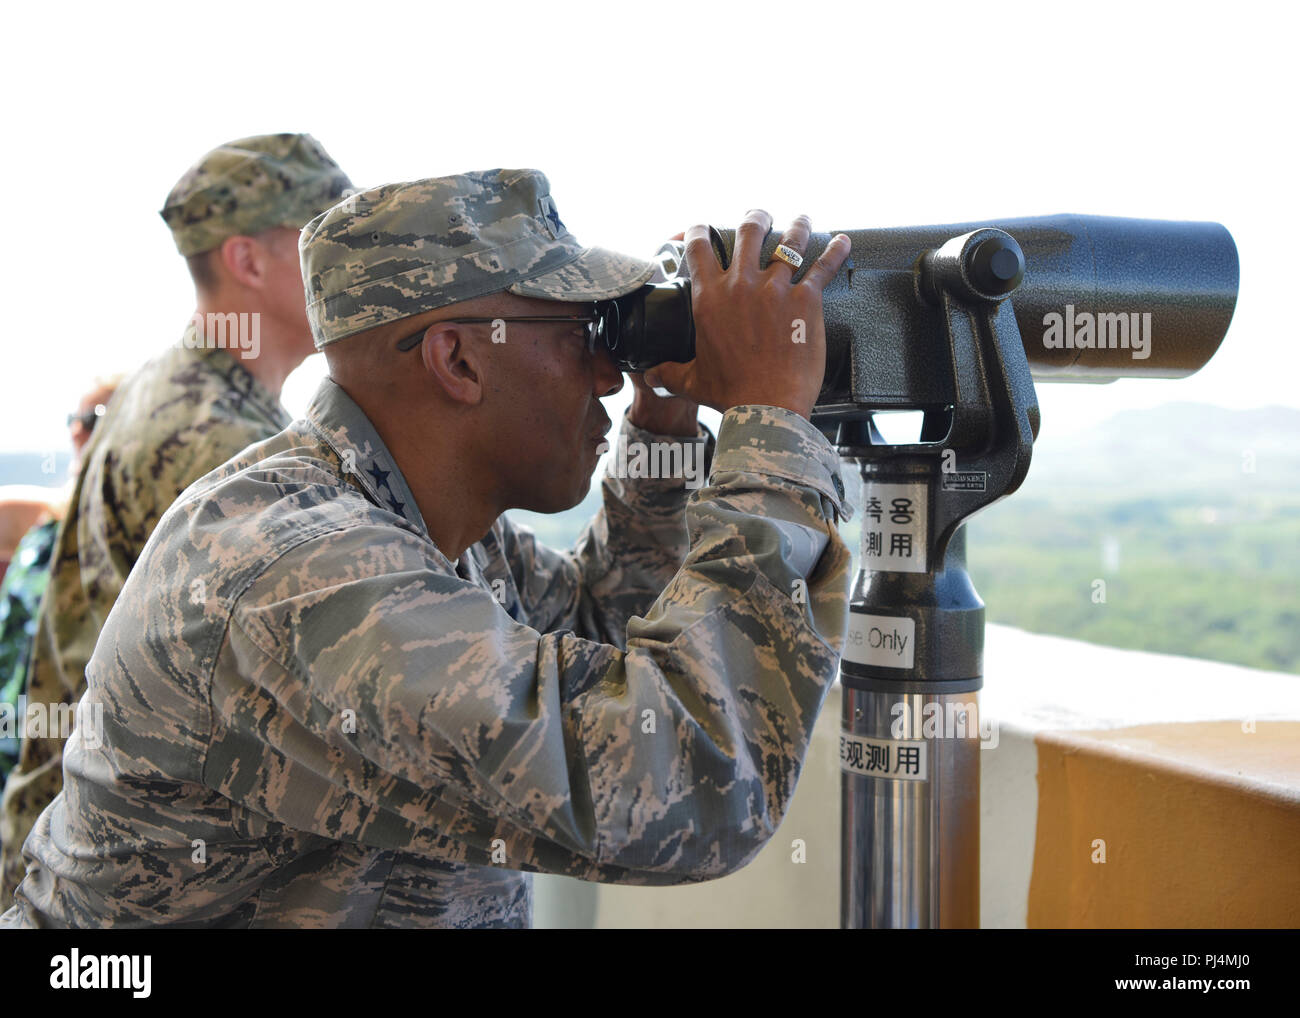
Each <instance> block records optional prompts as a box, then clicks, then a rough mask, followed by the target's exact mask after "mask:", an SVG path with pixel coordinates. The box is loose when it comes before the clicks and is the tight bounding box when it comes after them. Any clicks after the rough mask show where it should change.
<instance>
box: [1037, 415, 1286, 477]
mask: <svg viewBox="0 0 1300 1018" xmlns="http://www.w3.org/2000/svg"><path fill="white" fill-rule="evenodd" d="M1066 490H1068V491H1069V492H1070V494H1071V495H1072V496H1073V495H1079V494H1082V495H1087V494H1095V495H1105V496H1106V497H1108V498H1111V497H1115V496H1119V495H1123V496H1125V497H1129V496H1132V495H1134V494H1150V493H1153V492H1174V491H1193V490H1205V491H1223V492H1225V493H1227V492H1232V493H1241V492H1247V491H1252V490H1253V491H1271V492H1297V491H1300V410H1296V409H1292V408H1290V407H1281V406H1270V407H1261V408H1259V409H1252V410H1227V409H1225V408H1223V407H1218V406H1213V405H1211V404H1208V403H1166V404H1163V405H1162V406H1158V407H1155V408H1154V409H1151V410H1126V411H1124V412H1122V413H1119V414H1116V415H1114V416H1113V417H1109V418H1107V419H1106V420H1104V421H1101V422H1099V423H1098V424H1097V426H1096V427H1095V428H1093V429H1091V430H1089V431H1086V432H1080V433H1076V434H1073V435H1067V436H1063V437H1059V438H1053V437H1052V436H1051V435H1050V433H1049V434H1047V435H1044V436H1042V437H1041V438H1040V440H1039V441H1038V443H1037V444H1036V445H1035V447H1034V457H1033V462H1032V464H1031V466H1030V470H1029V478H1028V479H1027V480H1026V482H1025V484H1024V486H1023V487H1022V489H1021V491H1022V493H1023V494H1024V495H1026V496H1029V495H1035V496H1043V497H1050V496H1052V495H1059V494H1061V493H1062V492H1063V491H1066Z"/></svg>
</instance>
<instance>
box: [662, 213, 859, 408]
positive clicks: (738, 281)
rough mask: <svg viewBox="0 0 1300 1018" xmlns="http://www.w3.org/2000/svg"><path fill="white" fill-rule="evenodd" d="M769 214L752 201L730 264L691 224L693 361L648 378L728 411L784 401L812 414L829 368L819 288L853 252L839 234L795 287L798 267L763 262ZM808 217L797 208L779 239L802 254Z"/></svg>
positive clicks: (783, 404)
mask: <svg viewBox="0 0 1300 1018" xmlns="http://www.w3.org/2000/svg"><path fill="white" fill-rule="evenodd" d="M771 227H772V217H771V216H770V215H768V214H767V213H766V212H764V211H762V210H759V209H756V210H754V211H752V212H750V213H749V214H748V215H746V216H745V219H744V221H743V222H742V223H741V224H740V227H739V229H737V231H736V249H735V252H734V255H733V257H732V262H731V267H730V268H728V269H727V270H726V271H725V272H724V271H723V269H722V266H720V265H719V264H718V260H717V259H716V258H715V257H714V255H713V248H712V246H711V245H710V244H709V231H708V228H707V227H705V226H692V227H691V228H690V229H689V230H687V231H686V264H687V266H688V268H689V271H690V276H691V313H692V316H693V318H694V319H695V359H694V360H692V361H690V362H688V363H686V364H673V363H666V364H659V365H656V366H655V367H654V368H652V369H651V370H650V371H649V372H647V374H648V375H649V376H650V377H649V378H648V379H647V381H648V383H649V384H650V385H656V384H658V385H662V386H663V387H664V388H666V389H668V390H669V391H670V392H672V393H674V394H677V395H680V396H685V397H687V398H688V399H692V400H695V401H696V402H698V403H703V404H704V405H705V406H710V407H713V408H714V409H715V410H719V411H723V412H725V411H726V410H728V409H729V408H731V407H733V406H740V405H742V404H747V403H755V404H761V405H764V406H779V407H784V408H785V409H787V410H793V411H794V412H795V413H797V414H799V415H801V416H803V417H809V416H810V415H811V414H812V408H813V406H814V405H815V404H816V402H817V394H818V393H819V392H820V391H821V385H822V379H823V377H824V375H825V373H826V327H825V323H824V322H823V320H822V290H823V289H825V287H826V284H827V283H829V282H830V281H831V280H832V279H833V278H835V274H836V273H837V272H838V271H839V269H840V266H841V265H843V264H844V260H845V259H846V258H847V257H848V256H849V238H848V237H846V236H844V234H842V233H841V234H837V235H836V236H835V237H834V238H832V240H831V242H830V244H828V245H827V246H826V250H825V251H823V252H822V255H821V257H820V258H818V259H817V261H816V262H814V263H813V264H812V265H811V266H809V267H808V270H807V272H806V273H805V274H804V277H803V279H801V280H800V281H799V283H798V284H797V285H795V284H793V283H792V282H791V280H792V278H793V277H794V272H795V270H794V269H793V267H791V266H790V265H788V264H787V263H785V262H783V261H781V260H780V259H776V258H774V259H772V261H771V263H770V264H769V265H768V267H767V268H766V269H762V270H760V269H759V265H758V263H759V257H760V253H761V251H762V248H763V240H764V238H765V237H766V236H767V234H768V232H769V230H771ZM811 232H812V224H811V223H810V222H809V221H808V217H807V216H800V217H799V218H798V219H796V220H795V221H794V222H793V223H791V224H790V228H789V229H787V230H786V231H785V234H784V235H783V236H782V238H781V243H783V244H785V245H786V246H787V247H791V248H793V249H794V250H796V251H798V252H799V253H800V254H803V253H804V251H805V250H807V247H808V238H809V236H810V234H811Z"/></svg>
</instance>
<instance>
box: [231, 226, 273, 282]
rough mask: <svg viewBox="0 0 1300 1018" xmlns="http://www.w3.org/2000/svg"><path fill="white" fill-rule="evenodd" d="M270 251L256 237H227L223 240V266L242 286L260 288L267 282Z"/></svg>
mask: <svg viewBox="0 0 1300 1018" xmlns="http://www.w3.org/2000/svg"><path fill="white" fill-rule="evenodd" d="M269 257H270V252H269V251H267V249H266V247H265V245H263V244H262V243H261V242H260V241H259V240H257V238H255V237H244V236H235V237H227V238H226V239H225V240H223V241H222V242H221V258H220V261H221V267H222V268H223V269H224V270H225V272H226V274H227V275H228V276H230V277H231V278H232V279H234V280H235V281H236V282H238V283H239V284H241V285H242V286H246V287H248V288H249V289H253V290H260V289H261V288H262V287H263V286H264V285H265V284H266V277H267V261H268V259H269Z"/></svg>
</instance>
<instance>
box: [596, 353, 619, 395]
mask: <svg viewBox="0 0 1300 1018" xmlns="http://www.w3.org/2000/svg"><path fill="white" fill-rule="evenodd" d="M595 358H596V383H595V389H596V396H597V397H598V398H601V399H604V398H605V397H606V396H612V395H614V394H615V393H616V392H619V391H620V390H622V388H623V372H622V371H620V370H619V368H618V365H617V364H615V363H614V356H613V354H611V353H610V352H609V351H608V350H605V349H601V350H597V351H596V354H595Z"/></svg>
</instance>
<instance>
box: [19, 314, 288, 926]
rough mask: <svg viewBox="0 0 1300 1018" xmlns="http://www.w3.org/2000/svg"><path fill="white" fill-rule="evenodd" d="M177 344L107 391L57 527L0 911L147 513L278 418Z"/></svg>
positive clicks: (48, 791) (262, 399)
mask: <svg viewBox="0 0 1300 1018" xmlns="http://www.w3.org/2000/svg"><path fill="white" fill-rule="evenodd" d="M192 330H193V326H191V327H190V330H189V331H190V332H192ZM186 338H188V334H187V337H185V338H183V339H182V342H181V343H179V344H177V345H176V346H174V347H171V348H169V349H168V350H167V351H166V352H164V353H163V354H162V355H161V356H159V357H157V358H156V359H154V360H153V361H151V362H150V363H149V364H146V365H145V366H144V367H142V368H141V369H140V370H139V371H137V372H136V373H135V374H134V375H132V376H131V377H130V378H129V379H127V380H126V381H125V382H124V383H123V384H122V385H121V386H120V387H119V389H118V391H117V392H116V393H115V394H114V397H113V400H112V401H111V402H110V404H109V411H108V413H107V414H106V415H105V416H104V417H103V418H102V419H101V420H100V421H99V423H98V424H97V425H96V426H95V431H94V434H93V436H92V438H91V441H90V444H89V445H88V446H87V447H86V450H85V452H84V457H83V463H82V468H81V471H80V473H79V475H78V477H77V483H76V487H75V489H74V491H73V494H72V498H71V501H70V504H69V508H68V513H67V515H66V516H65V518H64V520H63V522H62V524H61V525H60V527H59V533H58V539H57V542H56V545H55V549H54V559H53V564H52V566H51V570H50V579H49V589H48V591H47V595H46V598H45V600H44V603H43V606H42V609H41V612H40V615H39V617H38V620H37V632H36V637H35V643H34V645H33V648H32V651H33V656H32V661H31V669H30V671H29V676H30V677H29V680H28V686H27V689H26V693H27V711H28V713H29V714H33V715H34V716H35V715H39V717H40V718H41V719H43V720H42V721H41V726H42V727H41V728H34V726H33V725H30V724H29V726H28V727H32V728H33V729H34V730H35V731H39V732H41V735H40V736H39V737H32V738H24V739H23V740H22V742H21V746H20V749H19V760H18V765H17V767H15V768H14V770H13V771H12V772H11V773H10V775H9V779H8V781H7V783H6V785H5V790H4V798H3V803H2V804H0V863H2V864H3V880H2V881H0V907H7V906H8V905H9V903H10V901H11V899H12V897H13V891H14V888H15V887H17V886H18V882H19V881H20V880H22V876H23V868H24V862H23V857H22V853H21V849H22V844H23V840H24V839H25V838H26V837H27V834H28V832H29V831H31V829H32V827H33V826H34V825H35V823H36V818H37V817H38V816H40V814H41V811H42V810H43V809H45V807H46V806H48V805H49V804H50V803H51V802H52V801H53V800H54V797H55V796H56V795H57V794H58V792H59V789H60V788H61V787H62V783H63V772H62V766H63V759H62V757H63V743H64V739H63V738H60V737H59V735H60V732H61V730H60V728H59V726H58V725H56V724H54V723H52V721H51V719H57V718H58V717H59V716H60V712H61V711H62V712H63V713H62V716H64V717H66V718H68V719H70V718H71V715H72V709H71V707H70V706H66V705H71V704H74V703H76V701H77V699H78V697H80V696H81V693H82V691H83V690H84V689H85V685H86V682H85V669H86V663H87V662H88V661H89V660H90V655H91V652H92V651H93V650H94V648H95V641H96V639H97V638H98V637H99V632H100V629H101V628H102V627H103V625H104V621H105V619H107V618H108V613H109V609H111V608H112V607H113V603H114V601H116V600H117V597H118V594H119V593H120V592H121V590H122V585H123V583H125V582H126V577H127V574H128V573H129V572H130V571H131V567H132V566H134V565H135V562H136V560H137V559H138V558H139V557H140V553H141V551H143V550H144V546H145V542H146V541H148V540H149V535H150V534H151V533H152V532H153V529H154V527H155V526H157V524H158V520H159V518H160V517H161V516H162V514H163V513H164V512H165V511H166V509H167V507H168V506H170V505H171V503H172V502H173V501H174V500H175V498H176V496H177V495H179V494H180V493H181V492H182V491H184V490H185V489H186V488H187V487H189V485H190V484H191V483H193V482H194V481H195V480H197V479H198V478H200V477H202V476H203V475H204V474H206V473H208V472H209V471H211V470H212V469H214V468H215V467H218V466H220V465H221V464H222V463H224V462H225V461H226V460H228V459H230V457H232V456H234V455H235V454H236V453H237V452H240V451H241V450H243V449H244V448H245V447H246V446H249V445H251V444H253V443H254V442H260V441H262V440H263V439H266V438H269V437H270V436H272V435H274V434H276V433H277V432H279V431H281V430H282V429H283V428H284V427H286V426H287V425H288V423H289V416H288V414H286V413H285V411H284V408H283V407H282V406H281V405H280V402H279V400H277V399H276V398H275V397H274V396H273V395H271V393H269V392H267V390H266V389H265V387H263V386H262V385H261V384H260V383H259V382H258V381H257V380H256V379H254V378H253V376H252V375H251V374H249V373H248V371H246V370H245V369H244V367H243V366H242V365H241V364H240V362H239V360H238V359H237V357H236V356H233V355H232V354H231V353H230V352H229V351H227V350H221V349H203V348H197V349H191V348H190V346H192V345H193V344H190V346H187V345H186ZM20 720H21V719H20ZM47 722H49V723H47ZM62 734H65V735H66V732H63V733H62Z"/></svg>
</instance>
